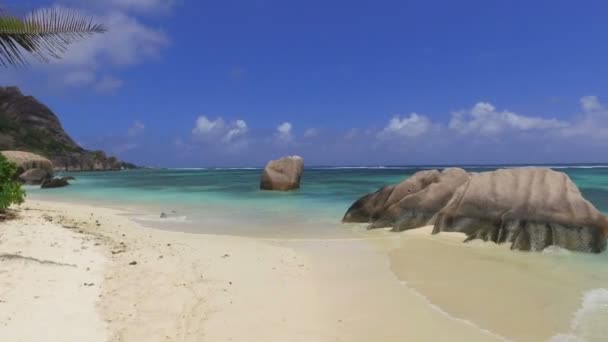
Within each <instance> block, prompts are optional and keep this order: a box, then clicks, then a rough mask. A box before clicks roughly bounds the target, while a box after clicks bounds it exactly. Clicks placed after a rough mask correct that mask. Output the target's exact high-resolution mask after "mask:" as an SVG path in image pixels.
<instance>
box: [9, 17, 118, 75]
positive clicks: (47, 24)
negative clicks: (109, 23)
mask: <svg viewBox="0 0 608 342" xmlns="http://www.w3.org/2000/svg"><path fill="white" fill-rule="evenodd" d="M105 31H106V28H105V27H104V26H103V25H101V24H95V23H94V22H93V19H92V18H89V17H86V16H83V15H81V14H80V13H78V12H76V11H73V10H68V9H64V8H50V9H42V10H37V11H34V12H33V13H31V14H29V15H27V16H25V17H24V18H20V17H17V16H14V15H11V14H9V13H8V12H6V11H5V10H3V9H2V7H1V6H0V65H1V66H5V67H7V66H17V65H24V64H27V60H26V58H25V53H29V54H31V55H33V56H34V57H36V58H37V59H39V60H42V61H44V62H48V61H49V59H51V58H54V59H60V58H61V55H62V54H63V53H64V52H65V51H66V50H67V47H68V45H70V44H72V43H74V42H77V41H80V40H83V39H85V38H87V37H89V36H92V35H94V34H97V33H103V32H105Z"/></svg>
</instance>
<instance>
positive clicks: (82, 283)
mask: <svg viewBox="0 0 608 342" xmlns="http://www.w3.org/2000/svg"><path fill="white" fill-rule="evenodd" d="M20 216H21V218H20V219H18V220H14V221H10V222H4V223H1V224H0V341H40V340H45V341H251V340H257V341H404V340H411V341H414V340H415V341H434V340H450V341H500V340H506V338H504V337H503V336H509V337H513V338H514V339H515V340H533V339H532V338H530V339H528V338H527V337H539V336H543V337H546V336H547V334H549V330H542V331H541V332H539V333H538V334H536V333H531V335H524V336H522V335H519V336H517V335H513V334H511V333H510V331H509V328H512V327H513V326H514V324H517V323H518V322H519V321H518V320H517V319H511V320H507V322H506V323H505V324H497V323H496V322H499V321H500V319H501V317H498V320H488V319H485V320H484V316H483V315H482V313H483V312H484V310H483V308H482V307H481V304H480V303H481V302H480V301H471V300H470V299H469V298H466V297H465V296H469V295H471V294H470V293H463V294H460V293H459V292H458V291H457V289H456V286H461V285H462V286H469V287H470V288H471V291H475V290H476V289H477V290H478V289H479V286H477V287H475V286H473V285H472V284H473V280H470V281H469V283H466V281H465V283H464V284H459V283H458V282H463V281H464V280H459V279H461V278H462V277H460V278H459V277H457V276H455V271H452V273H449V272H447V271H446V269H447V268H450V267H451V269H452V270H456V269H457V268H456V267H454V264H449V263H446V264H445V265H447V266H445V267H444V266H439V265H438V264H436V263H433V262H431V261H432V260H426V261H424V260H422V259H425V258H426V256H428V255H436V256H437V258H438V259H437V260H441V259H442V258H450V256H451V257H452V261H456V260H457V259H455V258H460V257H461V255H459V254H458V252H457V251H456V250H454V249H450V248H447V249H445V248H444V249H443V250H444V251H445V252H439V254H436V253H437V246H433V245H432V244H433V243H446V242H447V243H448V245H449V244H450V243H451V242H450V241H456V240H455V239H454V237H450V235H449V234H447V235H445V236H442V237H441V238H439V239H436V238H432V239H430V240H429V238H428V236H427V235H426V233H428V232H425V231H424V230H422V231H419V232H412V233H409V234H401V235H399V234H390V233H385V232H378V233H371V234H370V233H366V234H364V235H365V236H364V237H363V238H361V237H358V236H357V234H355V233H353V238H352V239H318V240H315V239H256V238H241V237H234V236H216V235H206V234H205V235H203V234H188V233H177V232H170V231H163V230H156V229H150V228H146V227H141V226H139V225H137V224H135V223H134V222H132V221H131V220H130V219H129V218H128V215H126V213H124V212H120V211H118V210H113V209H105V208H100V207H91V206H85V205H74V204H65V203H50V202H41V201H28V202H27V203H26V204H25V205H23V206H22V207H21V209H20ZM423 234H424V237H423ZM412 239H417V240H416V241H422V242H423V243H417V244H412V243H411V241H412ZM456 239H460V237H456ZM424 241H427V243H426V244H425V243H424ZM428 241H432V242H428ZM433 241H434V242H433ZM455 243H456V242H454V244H455ZM461 250H462V249H461ZM387 251H388V252H387ZM408 251H409V252H408ZM387 253H389V254H390V258H389V254H387ZM400 253H402V254H403V253H404V254H403V255H401V254H400ZM412 253H414V254H412ZM446 253H447V254H446ZM416 256H417V257H418V258H419V259H418V260H417V259H416V258H415V257H416ZM427 259H430V258H427ZM460 260H465V259H460ZM474 266H476V265H472V266H470V265H469V266H468V267H469V268H471V267H473V268H474ZM490 266H493V265H490ZM480 267H481V266H480ZM425 270H426V271H425ZM433 270H434V271H441V272H440V273H439V275H437V273H436V272H433ZM474 271H478V270H477V269H465V270H464V272H474ZM450 277H453V281H456V282H457V283H456V284H457V285H454V288H455V289H454V290H453V291H440V289H445V286H443V287H442V286H439V287H437V285H438V284H440V282H444V283H447V282H449V281H452V280H450V279H449V278H450ZM423 278H424V279H431V281H430V282H425V283H417V282H416V281H414V280H415V279H423ZM406 282H407V283H406ZM542 284H544V283H542V282H541V283H540V285H542ZM483 285H484V286H491V284H490V285H489V284H483ZM422 294H424V295H422ZM444 294H450V295H453V296H454V297H450V298H444V297H442V295H444ZM429 298H430V299H431V300H433V301H437V302H439V303H441V304H442V307H445V308H448V311H445V310H443V309H441V308H439V307H438V306H437V305H435V302H431V301H430V300H429ZM481 299H487V298H484V297H482V298H481ZM507 299H508V298H507ZM576 301H577V298H574V299H573V300H572V303H571V302H570V301H568V302H567V303H566V304H563V305H566V306H568V309H570V306H576V305H577V303H575V302H576ZM504 302H505V303H506V302H507V300H505V301H504ZM471 303H476V304H471ZM500 303H502V302H500ZM443 304H445V306H443ZM503 304H504V303H503ZM496 311H500V309H499V308H498V307H497V309H496ZM492 312H493V311H491V313H492ZM535 313H538V311H537V312H535ZM497 314H498V313H497ZM463 317H464V318H466V319H464V318H463ZM490 317H492V318H496V317H493V316H490ZM560 319H561V316H560ZM559 323H561V321H560V322H559ZM529 325H530V326H531V324H529ZM543 327H544V326H543ZM526 328H528V327H526ZM535 331H536V330H535ZM503 333H504V334H503ZM518 337H519V338H518Z"/></svg>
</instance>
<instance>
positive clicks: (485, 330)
mask: <svg viewBox="0 0 608 342" xmlns="http://www.w3.org/2000/svg"><path fill="white" fill-rule="evenodd" d="M399 283H400V284H401V285H402V286H403V287H405V288H406V289H407V290H408V291H409V292H411V293H412V294H414V295H415V296H417V297H419V298H421V299H422V300H423V301H424V302H425V303H426V304H427V305H428V306H429V307H430V308H431V309H433V310H435V311H436V312H438V313H440V314H441V315H443V316H445V317H447V318H448V319H450V320H453V321H456V322H458V323H461V324H464V325H467V326H470V327H472V328H475V329H477V330H479V331H481V332H483V333H484V334H486V335H490V336H492V337H494V338H497V339H499V340H501V341H504V342H511V340H509V339H508V338H506V337H504V336H501V335H498V334H496V333H495V332H493V331H490V330H488V329H485V328H482V327H480V326H479V325H477V324H475V323H473V322H471V321H469V320H467V319H464V318H460V317H455V316H452V315H450V314H449V313H448V312H446V311H445V310H443V309H442V308H441V307H440V306H439V305H437V304H435V303H433V302H431V300H430V299H428V298H427V297H426V296H425V295H423V294H422V293H420V292H418V291H416V290H414V289H413V288H411V287H410V286H408V285H407V282H406V281H403V280H399Z"/></svg>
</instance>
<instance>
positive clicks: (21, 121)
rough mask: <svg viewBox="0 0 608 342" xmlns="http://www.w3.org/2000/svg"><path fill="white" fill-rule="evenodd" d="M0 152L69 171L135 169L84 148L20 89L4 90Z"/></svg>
mask: <svg viewBox="0 0 608 342" xmlns="http://www.w3.org/2000/svg"><path fill="white" fill-rule="evenodd" d="M0 150H19V151H28V152H33V153H37V154H40V155H43V156H45V157H47V158H49V159H51V160H52V161H53V164H54V165H55V169H57V170H69V171H92V170H99V171H101V170H121V169H124V168H133V167H135V166H134V165H132V164H129V163H124V162H121V161H120V160H118V159H117V158H115V157H108V156H106V154H105V153H104V152H103V151H89V150H86V149H84V148H82V147H80V146H79V145H78V144H76V142H74V140H73V139H72V138H71V137H70V136H69V135H68V134H67V133H66V132H65V131H64V129H63V127H62V126H61V122H60V121H59V119H58V118H57V116H56V115H55V114H54V113H53V112H52V111H51V110H50V109H49V108H48V107H47V106H45V105H44V104H42V103H40V102H39V101H38V100H36V99H35V98H34V97H32V96H25V95H23V93H21V91H20V90H19V88H17V87H0Z"/></svg>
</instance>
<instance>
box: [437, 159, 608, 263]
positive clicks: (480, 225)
mask: <svg viewBox="0 0 608 342" xmlns="http://www.w3.org/2000/svg"><path fill="white" fill-rule="evenodd" d="M443 231H447V232H462V233H465V234H466V235H467V236H468V238H467V240H472V239H483V240H486V241H487V240H490V241H494V242H496V243H510V244H511V248H512V249H517V250H525V251H528V250H532V251H542V250H543V249H545V248H546V247H548V246H559V247H562V248H566V249H569V250H574V251H581V252H592V253H599V252H601V251H603V250H604V248H605V247H606V235H608V219H607V218H606V217H605V216H604V215H602V214H601V213H600V212H599V211H598V210H597V209H596V208H595V207H594V206H593V205H592V204H591V203H590V202H588V201H587V200H585V198H583V196H582V194H581V192H580V191H579V189H578V188H577V187H576V185H575V184H574V183H573V182H572V181H571V180H570V178H569V177H568V176H567V175H566V174H565V173H562V172H556V171H553V170H551V169H546V168H517V169H503V170H497V171H493V172H482V173H478V174H471V178H470V180H469V181H468V182H467V183H466V184H465V185H463V186H461V187H460V188H459V189H458V190H456V192H455V193H454V196H453V197H452V199H451V200H450V202H449V203H448V204H447V205H446V206H445V208H443V209H442V210H441V212H440V213H439V215H438V218H437V221H436V223H435V227H434V230H433V233H439V232H443Z"/></svg>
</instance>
